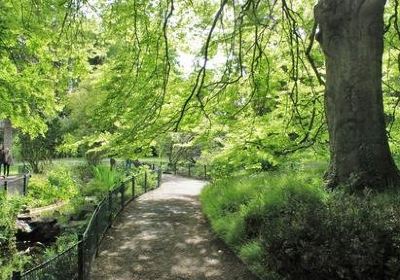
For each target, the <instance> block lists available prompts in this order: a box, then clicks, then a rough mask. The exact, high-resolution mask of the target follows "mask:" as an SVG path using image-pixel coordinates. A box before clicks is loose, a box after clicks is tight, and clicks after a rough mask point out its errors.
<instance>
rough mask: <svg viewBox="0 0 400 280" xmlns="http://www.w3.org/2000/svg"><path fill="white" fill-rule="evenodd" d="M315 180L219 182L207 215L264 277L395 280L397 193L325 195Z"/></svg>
mask: <svg viewBox="0 0 400 280" xmlns="http://www.w3.org/2000/svg"><path fill="white" fill-rule="evenodd" d="M312 178H313V177H312V176H309V177H304V176H302V175H299V174H294V175H291V176H290V177H289V178H288V177H287V176H285V175H279V174H273V175H271V174H269V175H263V176H257V177H254V178H248V179H246V180H244V178H239V179H238V178H233V179H228V180H223V181H219V182H216V183H214V184H212V185H211V186H209V187H207V188H206V189H205V190H204V191H203V193H202V197H201V198H202V204H203V210H204V212H205V214H206V215H207V217H208V218H209V219H210V221H211V224H212V226H213V228H214V230H215V231H216V232H217V233H218V234H219V236H221V237H222V238H223V239H224V240H225V241H226V242H227V243H228V244H229V245H230V246H232V247H233V248H234V250H236V251H237V253H238V254H239V255H240V256H241V258H242V259H243V260H244V261H245V262H246V263H248V264H249V266H250V268H251V269H252V270H253V271H255V272H256V273H257V274H258V275H260V276H262V278H264V279H398V275H400V260H399V258H398V256H400V194H399V193H383V194H372V193H371V192H366V193H364V194H362V195H350V194H348V193H345V192H344V191H342V190H336V191H333V192H327V191H325V190H324V189H322V188H321V187H320V186H321V185H322V184H321V182H320V181H319V180H315V179H312Z"/></svg>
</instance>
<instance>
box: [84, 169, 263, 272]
mask: <svg viewBox="0 0 400 280" xmlns="http://www.w3.org/2000/svg"><path fill="white" fill-rule="evenodd" d="M204 185H205V182H203V181H198V180H192V179H186V178H182V177H176V176H171V175H166V176H165V179H164V183H163V184H162V186H161V187H160V188H159V189H157V190H155V191H152V192H150V193H147V194H145V195H143V196H142V197H141V198H139V199H138V200H137V201H134V202H132V203H131V204H130V205H129V206H128V207H127V208H126V209H125V210H124V212H123V213H122V214H121V216H120V217H119V218H118V220H117V221H116V223H115V224H114V226H113V228H112V229H111V230H110V231H109V233H108V235H107V236H106V238H105V239H104V241H103V244H102V246H101V247H100V253H99V257H98V258H97V259H96V261H95V264H94V267H93V271H92V279H104V280H105V279H107V280H109V279H118V280H139V279H140V280H156V279H157V280H158V279H160V280H166V279H168V280H181V279H195V280H200V279H211V280H217V279H218V280H219V279H221V280H222V279H226V280H228V279H229V280H234V279H237V280H239V279H240V280H242V279H243V280H253V279H257V278H255V277H254V276H252V274H251V273H250V272H249V271H248V270H247V269H246V267H245V266H244V265H243V264H242V263H241V262H240V261H239V260H238V259H237V257H236V256H235V255H234V254H233V253H232V252H230V251H229V250H228V249H227V248H226V246H225V245H224V244H223V243H222V242H220V241H219V240H218V239H217V238H216V237H215V236H214V235H213V234H212V232H211V231H210V229H209V227H208V225H207V223H206V221H205V219H204V217H203V215H202V213H201V209H200V203H199V201H198V194H199V192H200V191H201V188H202V187H203V186H204Z"/></svg>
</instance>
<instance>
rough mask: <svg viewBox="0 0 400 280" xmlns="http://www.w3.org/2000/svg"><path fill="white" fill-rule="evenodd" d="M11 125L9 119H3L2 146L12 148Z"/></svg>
mask: <svg viewBox="0 0 400 280" xmlns="http://www.w3.org/2000/svg"><path fill="white" fill-rule="evenodd" d="M12 137H13V136H12V126H11V121H10V120H9V119H6V120H4V143H3V144H4V148H7V149H9V150H11V148H12Z"/></svg>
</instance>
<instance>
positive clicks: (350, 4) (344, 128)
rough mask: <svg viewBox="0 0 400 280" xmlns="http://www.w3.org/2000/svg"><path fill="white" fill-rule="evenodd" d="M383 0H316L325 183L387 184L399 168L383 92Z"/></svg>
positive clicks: (396, 176) (393, 181)
mask: <svg viewBox="0 0 400 280" xmlns="http://www.w3.org/2000/svg"><path fill="white" fill-rule="evenodd" d="M385 2H386V0H319V1H318V4H317V5H316V6H315V9H314V13H315V19H316V21H317V22H318V24H319V34H318V35H317V39H318V41H319V42H320V45H321V47H322V49H323V51H324V54H325V58H326V89H325V107H326V117H327V123H328V131H329V141H330V154H331V162H330V168H329V170H328V171H327V179H328V186H330V187H336V186H338V185H340V184H345V185H348V186H351V187H355V188H364V187H370V188H374V189H377V188H386V187H388V186H395V185H397V184H398V183H399V182H400V180H399V178H400V177H399V171H398V169H397V167H396V165H395V163H394V160H393V158H392V155H391V152H390V149H389V145H388V139H387V135H386V128H385V121H384V110H383V95H382V55H383V28H384V21H383V14H384V6H385Z"/></svg>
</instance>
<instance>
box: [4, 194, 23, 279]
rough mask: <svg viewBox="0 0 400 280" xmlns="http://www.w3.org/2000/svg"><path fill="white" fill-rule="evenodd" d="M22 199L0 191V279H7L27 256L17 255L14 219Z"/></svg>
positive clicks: (20, 266) (21, 264)
mask: <svg viewBox="0 0 400 280" xmlns="http://www.w3.org/2000/svg"><path fill="white" fill-rule="evenodd" d="M23 203H24V200H23V199H22V198H9V197H6V196H5V195H4V194H3V193H0V209H1V211H0V279H1V280H3V279H4V280H8V279H9V277H10V275H11V273H12V271H13V270H15V269H16V268H22V266H23V264H24V263H25V262H26V261H27V258H25V257H21V256H19V255H17V250H16V247H15V234H16V231H17V229H16V227H15V220H16V218H17V214H18V213H19V211H20V209H21V207H22V205H23Z"/></svg>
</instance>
